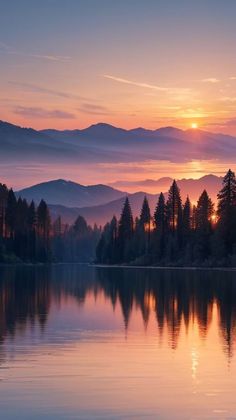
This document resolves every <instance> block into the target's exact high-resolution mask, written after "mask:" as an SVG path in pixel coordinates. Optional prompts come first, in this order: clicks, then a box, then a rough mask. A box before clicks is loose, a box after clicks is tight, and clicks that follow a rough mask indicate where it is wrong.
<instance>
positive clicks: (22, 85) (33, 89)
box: [8, 81, 85, 100]
mask: <svg viewBox="0 0 236 420" xmlns="http://www.w3.org/2000/svg"><path fill="white" fill-rule="evenodd" d="M8 83H9V84H10V85H12V86H15V87H17V88H19V89H21V90H23V91H25V90H27V91H29V92H33V93H42V94H46V95H52V96H59V97H61V98H68V99H80V100H83V99H85V98H83V97H82V96H79V95H75V94H72V93H67V92H62V91H58V90H54V89H48V88H45V87H43V86H38V85H35V84H33V83H23V82H15V81H9V82H8Z"/></svg>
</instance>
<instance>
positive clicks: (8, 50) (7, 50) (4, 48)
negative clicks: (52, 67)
mask: <svg viewBox="0 0 236 420" xmlns="http://www.w3.org/2000/svg"><path fill="white" fill-rule="evenodd" d="M0 52H1V53H4V54H9V55H18V56H22V57H29V58H35V59H40V60H47V61H68V60H71V57H70V56H64V55H57V54H38V53H28V52H23V51H19V50H16V49H14V48H12V47H11V46H9V45H7V44H5V42H2V41H0Z"/></svg>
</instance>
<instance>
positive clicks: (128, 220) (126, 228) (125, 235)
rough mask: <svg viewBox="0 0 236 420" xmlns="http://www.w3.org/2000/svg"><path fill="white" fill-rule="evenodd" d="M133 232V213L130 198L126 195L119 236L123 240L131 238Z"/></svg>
mask: <svg viewBox="0 0 236 420" xmlns="http://www.w3.org/2000/svg"><path fill="white" fill-rule="evenodd" d="M132 234H133V215H132V210H131V207H130V203H129V199H128V197H126V199H125V203H124V207H123V210H122V213H121V217H120V220H119V227H118V235H119V238H120V239H121V240H122V241H123V240H126V239H130V238H131V237H132Z"/></svg>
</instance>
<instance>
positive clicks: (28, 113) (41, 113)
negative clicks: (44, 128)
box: [14, 106, 75, 119]
mask: <svg viewBox="0 0 236 420" xmlns="http://www.w3.org/2000/svg"><path fill="white" fill-rule="evenodd" d="M14 113H15V114H18V115H21V116H23V117H27V118H28V117H29V118H57V119H74V118H75V115H74V114H72V113H71V112H66V111H60V110H59V109H51V110H48V109H44V108H39V107H24V106H18V107H16V108H14Z"/></svg>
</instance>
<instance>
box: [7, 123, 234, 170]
mask: <svg viewBox="0 0 236 420" xmlns="http://www.w3.org/2000/svg"><path fill="white" fill-rule="evenodd" d="M235 154H236V138H235V137H232V136H228V135H224V134H215V133H209V132H206V131H203V130H192V129H190V130H180V129H177V128H175V127H163V128H158V129H156V130H147V129H144V128H142V127H139V128H134V129H131V130H127V129H124V128H118V127H114V126H112V125H109V124H106V123H98V124H94V125H91V126H90V127H88V128H85V129H75V130H64V131H60V130H54V129H46V130H40V131H37V130H34V129H31V128H22V127H18V126H16V125H13V124H10V123H7V122H3V121H0V162H1V161H2V162H3V161H4V162H7V161H11V162H12V161H13V160H14V159H17V161H18V162H19V161H20V162H21V161H29V160H32V161H34V162H44V163H45V162H50V163H51V164H52V163H55V162H63V163H65V162H66V163H67V162H70V163H73V164H78V163H94V164H95V163H104V162H106V163H117V162H119V163H120V162H123V163H125V162H140V161H143V160H149V159H150V160H153V159H156V160H165V161H166V160H168V161H170V162H185V161H186V160H193V159H202V158H203V157H204V159H219V158H220V159H229V158H230V159H232V156H234V155H235ZM26 155H27V156H26ZM26 157H27V160H26Z"/></svg>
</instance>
